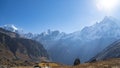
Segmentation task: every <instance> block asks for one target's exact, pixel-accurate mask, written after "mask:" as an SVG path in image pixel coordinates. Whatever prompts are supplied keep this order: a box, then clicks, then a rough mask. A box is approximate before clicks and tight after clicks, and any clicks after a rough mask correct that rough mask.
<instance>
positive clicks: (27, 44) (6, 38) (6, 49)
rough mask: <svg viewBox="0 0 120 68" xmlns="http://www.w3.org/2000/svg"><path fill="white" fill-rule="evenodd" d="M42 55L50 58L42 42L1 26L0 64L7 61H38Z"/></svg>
mask: <svg viewBox="0 0 120 68" xmlns="http://www.w3.org/2000/svg"><path fill="white" fill-rule="evenodd" d="M42 57H46V58H48V54H47V51H46V50H45V49H44V47H43V45H42V44H40V43H38V42H36V41H33V40H30V39H25V38H21V37H20V36H19V35H18V34H16V33H14V32H10V31H7V30H4V29H2V28H0V64H4V62H5V61H8V62H13V61H26V62H27V61H33V62H36V61H40V59H41V58H42ZM2 61H3V62H2Z"/></svg>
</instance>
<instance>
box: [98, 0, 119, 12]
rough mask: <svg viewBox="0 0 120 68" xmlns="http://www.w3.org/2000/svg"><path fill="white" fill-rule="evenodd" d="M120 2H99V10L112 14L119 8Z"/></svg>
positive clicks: (114, 0) (100, 0) (107, 0)
mask: <svg viewBox="0 0 120 68" xmlns="http://www.w3.org/2000/svg"><path fill="white" fill-rule="evenodd" d="M118 3H119V0H97V8H98V10H100V11H107V12H110V11H112V10H114V9H115V8H116V7H117V6H118Z"/></svg>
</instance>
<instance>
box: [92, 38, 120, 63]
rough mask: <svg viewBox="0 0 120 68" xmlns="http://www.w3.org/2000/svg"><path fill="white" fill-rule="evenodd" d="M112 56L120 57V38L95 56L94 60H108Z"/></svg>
mask: <svg viewBox="0 0 120 68" xmlns="http://www.w3.org/2000/svg"><path fill="white" fill-rule="evenodd" d="M110 58H120V40H118V41H116V42H114V43H112V44H111V45H109V46H108V47H106V48H105V49H104V50H103V51H102V52H100V53H99V54H97V55H96V56H95V57H93V58H92V59H91V60H90V61H92V60H96V61H99V60H106V59H110Z"/></svg>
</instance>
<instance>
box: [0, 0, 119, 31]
mask: <svg viewBox="0 0 120 68" xmlns="http://www.w3.org/2000/svg"><path fill="white" fill-rule="evenodd" d="M117 12H119V11H117ZM117 12H116V14H114V15H113V17H116V18H119V17H120V15H119V14H118V13H117ZM104 16H106V14H105V13H104V12H101V11H99V10H98V9H97V8H96V2H95V0H0V25H5V24H14V25H16V26H17V27H19V28H22V29H23V30H24V32H33V33H40V32H43V31H46V30H47V29H51V30H60V31H62V32H66V33H71V32H74V31H79V30H81V29H82V28H83V27H85V26H89V25H92V24H94V23H95V22H96V21H100V20H102V19H103V17H104Z"/></svg>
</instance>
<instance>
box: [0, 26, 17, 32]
mask: <svg viewBox="0 0 120 68" xmlns="http://www.w3.org/2000/svg"><path fill="white" fill-rule="evenodd" d="M1 28H3V29H6V30H9V31H12V32H16V31H18V28H17V27H16V26H15V25H4V26H2V27H1Z"/></svg>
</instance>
